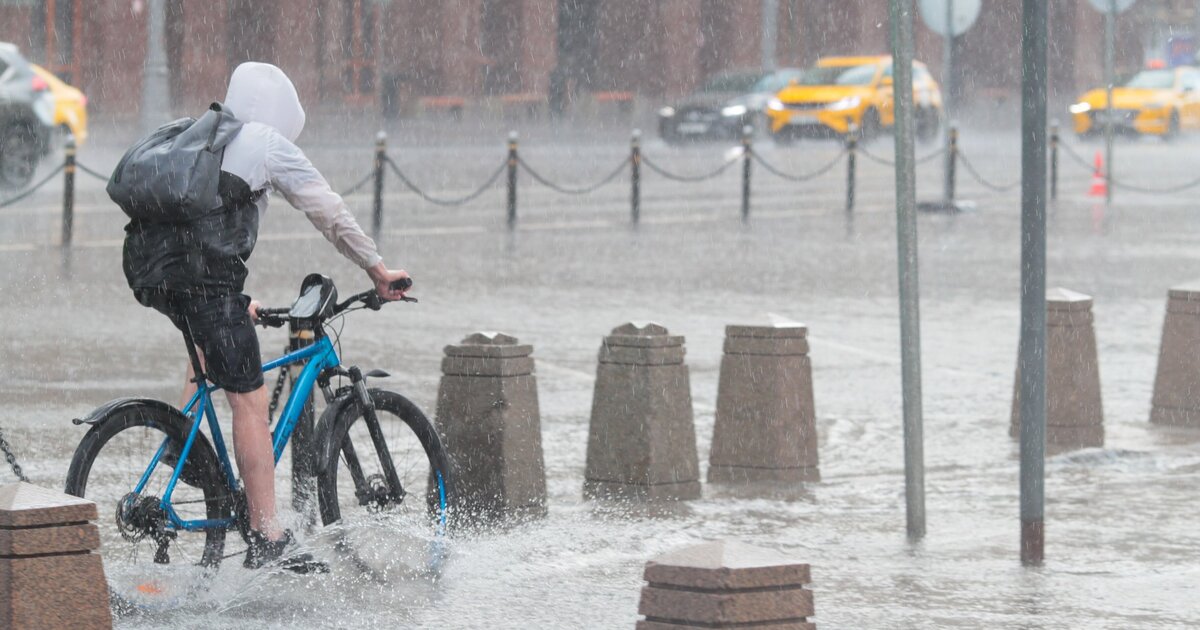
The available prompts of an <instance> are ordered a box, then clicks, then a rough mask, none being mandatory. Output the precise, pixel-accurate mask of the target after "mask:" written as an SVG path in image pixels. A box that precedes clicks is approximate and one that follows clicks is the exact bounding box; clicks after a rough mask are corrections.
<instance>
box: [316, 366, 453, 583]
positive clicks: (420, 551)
mask: <svg viewBox="0 0 1200 630" xmlns="http://www.w3.org/2000/svg"><path fill="white" fill-rule="evenodd" d="M369 394H370V397H371V403H372V407H373V409H372V411H373V412H374V416H375V419H376V420H377V423H378V424H377V427H378V429H377V430H376V429H375V427H373V426H372V423H371V421H370V420H369V419H368V414H367V413H366V410H365V409H364V408H363V405H362V404H361V402H359V401H357V400H354V401H351V402H349V403H348V404H347V405H346V406H345V408H343V409H342V411H341V412H340V413H339V414H337V416H336V417H335V418H332V419H331V420H332V422H333V425H332V426H330V427H325V428H324V429H325V430H324V431H322V432H320V433H319V435H322V436H325V440H324V441H323V443H322V444H321V445H320V446H319V447H318V448H323V449H326V451H325V453H323V454H322V455H323V456H322V457H321V458H320V461H322V462H324V463H325V465H324V466H323V469H322V470H321V471H319V480H318V494H319V497H320V504H321V518H322V520H323V521H324V523H325V525H326V526H331V525H336V526H337V527H338V531H339V536H340V539H339V541H338V545H339V547H341V548H343V550H349V551H352V557H353V558H354V559H355V560H356V562H358V563H359V564H366V565H367V566H368V568H377V567H380V566H387V567H396V566H397V565H400V568H407V569H410V570H413V571H418V572H424V571H426V570H428V569H429V568H431V565H432V564H434V563H436V562H437V560H438V556H439V552H438V551H437V550H438V549H440V547H439V545H440V540H441V537H442V535H443V534H444V532H445V526H446V518H447V506H448V504H449V496H450V492H451V490H450V488H451V485H450V484H451V479H450V469H449V460H448V458H447V457H446V452H445V450H444V449H443V448H442V442H441V440H440V439H439V438H438V435H437V432H436V431H435V430H434V428H433V424H432V423H430V422H429V419H428V418H426V417H425V414H424V413H422V412H421V410H420V409H419V408H418V407H417V406H416V405H414V404H413V403H412V402H411V401H409V400H408V399H407V398H405V397H403V396H401V395H399V394H396V393H394V392H388V391H383V390H376V389H373V390H370V391H369ZM351 395H353V394H351ZM431 545H432V548H434V549H435V552H434V553H433V554H430V553H429V550H430V548H431ZM433 568H436V567H433Z"/></svg>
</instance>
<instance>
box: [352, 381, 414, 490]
mask: <svg viewBox="0 0 1200 630" xmlns="http://www.w3.org/2000/svg"><path fill="white" fill-rule="evenodd" d="M347 373H348V374H349V376H350V382H351V384H352V388H353V395H354V396H355V397H356V398H358V402H359V405H360V407H361V408H362V412H363V421H364V422H366V423H367V431H368V432H369V433H370V435H371V443H372V444H373V445H374V446H375V453H376V454H377V455H378V456H379V466H380V468H381V469H382V470H383V481H385V482H386V488H385V490H384V491H383V492H382V493H380V492H379V491H377V490H376V489H375V488H372V487H371V484H370V483H368V481H369V480H367V479H365V478H364V477H363V473H362V466H361V464H360V462H359V461H358V455H357V453H355V449H354V444H353V443H351V441H350V440H349V439H346V440H344V441H343V442H342V451H343V453H344V454H345V456H346V465H347V467H348V468H349V469H350V471H351V472H350V474H351V475H352V476H353V477H354V480H355V485H356V487H357V488H358V489H359V491H358V492H357V494H358V499H359V501H360V502H362V503H364V504H365V503H367V502H375V503H377V504H378V505H380V507H383V506H384V505H386V504H389V503H400V502H402V501H403V500H404V497H405V495H406V494H407V493H406V492H405V491H404V487H403V486H402V485H401V484H400V476H399V475H397V474H396V466H395V464H394V463H393V462H392V455H391V453H390V452H389V451H388V447H387V440H385V439H384V436H383V428H382V427H381V426H380V425H379V416H377V415H376V414H375V403H374V402H373V401H372V400H371V394H370V392H368V391H367V379H366V378H365V377H363V374H362V370H360V369H358V367H357V366H353V367H350V368H349V369H348V370H347ZM379 494H383V496H379Z"/></svg>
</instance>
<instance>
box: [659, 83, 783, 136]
mask: <svg viewBox="0 0 1200 630" xmlns="http://www.w3.org/2000/svg"><path fill="white" fill-rule="evenodd" d="M801 73H802V71H801V70H799V69H797V68H781V69H779V70H776V71H774V72H770V73H767V74H763V72H762V71H761V70H753V71H737V72H725V73H722V74H718V75H716V76H714V77H712V78H711V79H709V80H708V82H707V83H705V84H704V87H702V88H700V89H699V90H698V91H696V92H695V93H693V94H691V95H690V96H687V97H685V98H683V99H681V100H680V101H679V102H677V103H674V104H671V105H668V106H666V107H664V108H662V109H660V110H658V135H659V136H661V137H662V139H663V140H666V141H667V142H669V143H675V142H681V141H685V140H700V139H725V140H728V139H735V138H740V137H741V136H742V128H743V127H745V126H747V125H749V126H751V127H752V128H754V129H757V128H759V127H761V126H762V125H761V119H762V112H763V109H764V108H765V107H766V104H767V101H768V100H770V99H771V98H772V97H773V96H775V93H776V92H778V91H779V90H782V89H783V88H785V87H787V85H788V83H790V82H791V81H792V80H793V79H797V78H799V76H800V75H801Z"/></svg>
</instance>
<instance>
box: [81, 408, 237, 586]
mask: <svg viewBox="0 0 1200 630" xmlns="http://www.w3.org/2000/svg"><path fill="white" fill-rule="evenodd" d="M186 438H187V420H186V418H184V416H183V415H182V414H180V413H179V412H177V411H173V410H168V409H167V408H165V406H163V407H160V406H158V405H152V404H148V403H141V404H134V405H129V406H124V407H118V408H116V409H114V410H113V411H111V412H110V413H109V415H108V416H107V417H105V418H103V419H101V420H100V421H99V422H97V423H96V424H94V425H93V426H92V428H91V429H90V430H89V431H88V432H87V434H86V435H85V436H84V437H83V440H81V441H80V443H79V446H78V447H77V448H76V449H75V455H74V457H73V458H72V460H71V466H70V469H69V470H68V472H67V482H66V489H65V490H66V493H67V494H71V495H74V496H77V497H81V498H85V499H88V500H90V501H93V502H95V503H96V508H97V510H98V511H99V519H98V520H97V524H98V525H99V528H100V541H101V543H100V555H101V556H102V557H103V559H104V569H105V573H106V575H107V577H108V583H109V587H110V589H111V591H112V592H113V594H114V595H116V596H117V597H118V598H119V600H121V601H122V602H123V603H125V604H129V605H132V606H135V607H150V608H155V607H159V606H170V605H173V603H174V602H177V601H178V600H179V599H180V598H181V597H184V596H186V595H189V594H190V593H192V592H193V591H195V590H196V589H198V588H202V587H203V585H204V583H205V581H206V580H207V578H208V577H210V576H211V573H212V571H213V570H214V569H215V568H216V566H217V565H218V564H219V563H220V562H221V555H222V552H223V551H224V549H225V529H224V528H223V527H212V528H208V529H204V530H197V531H192V530H189V529H185V528H177V527H175V526H174V525H173V524H172V523H171V522H170V520H169V519H168V517H167V515H166V514H165V513H164V512H163V510H162V509H161V508H160V502H161V499H162V496H163V492H164V491H165V489H166V486H167V484H168V482H169V481H170V479H171V475H172V472H173V467H174V465H175V463H176V462H177V461H178V454H179V452H180V450H181V448H180V447H181V446H182V444H183V443H184V441H185V440H186ZM164 444H165V446H164ZM160 448H163V449H164V456H163V458H162V460H161V461H160V462H159V463H158V464H157V465H156V466H154V467H153V469H151V470H149V472H148V473H147V469H148V468H149V466H150V462H151V461H153V458H154V455H155V453H157V452H158V450H159V449H160ZM143 475H146V483H145V485H144V487H143V489H142V491H141V492H135V489H136V487H137V485H138V482H139V480H140V479H141V478H142V476H143ZM171 502H172V506H173V509H174V510H175V513H176V515H177V516H178V517H179V518H180V519H182V520H184V521H203V520H217V519H228V518H229V517H230V513H231V508H232V499H231V497H230V493H229V491H228V488H226V487H225V485H224V483H223V482H222V478H221V476H220V474H219V472H218V469H217V464H216V454H215V453H214V452H213V450H212V447H211V446H210V445H209V443H208V441H207V440H205V439H204V436H202V435H200V436H197V439H196V441H195V443H194V444H193V445H192V449H191V452H190V453H189V455H188V460H187V463H186V465H185V468H184V471H183V475H182V476H181V477H180V480H179V483H177V484H176V486H175V491H174V493H173V494H172V497H171Z"/></svg>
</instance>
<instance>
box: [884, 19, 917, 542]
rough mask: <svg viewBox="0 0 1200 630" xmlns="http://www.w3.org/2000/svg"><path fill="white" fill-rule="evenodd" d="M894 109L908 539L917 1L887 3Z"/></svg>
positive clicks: (912, 515)
mask: <svg viewBox="0 0 1200 630" xmlns="http://www.w3.org/2000/svg"><path fill="white" fill-rule="evenodd" d="M889 4H890V6H889V9H890V11H889V13H890V23H891V31H892V33H891V35H892V59H894V62H893V64H894V65H893V75H894V77H895V78H894V80H893V83H894V86H895V89H894V90H893V94H894V96H893V98H894V99H895V104H896V105H895V111H896V126H895V133H896V241H897V253H898V257H899V276H900V278H899V280H900V363H901V374H902V377H903V381H904V496H905V506H906V514H907V525H908V537H909V539H910V540H919V539H921V538H924V536H925V447H924V435H923V429H922V420H921V415H922V411H921V323H920V321H921V316H920V310H919V298H920V289H919V287H918V283H917V212H916V210H917V196H916V188H917V186H916V160H915V157H914V149H913V143H914V127H915V123H914V118H913V89H912V58H913V2H912V0H889Z"/></svg>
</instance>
